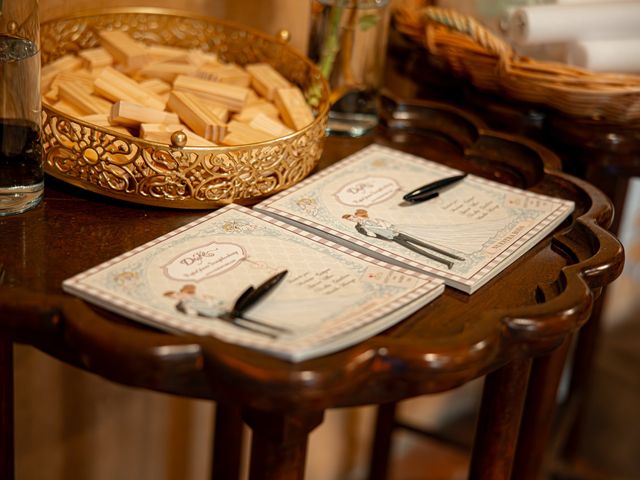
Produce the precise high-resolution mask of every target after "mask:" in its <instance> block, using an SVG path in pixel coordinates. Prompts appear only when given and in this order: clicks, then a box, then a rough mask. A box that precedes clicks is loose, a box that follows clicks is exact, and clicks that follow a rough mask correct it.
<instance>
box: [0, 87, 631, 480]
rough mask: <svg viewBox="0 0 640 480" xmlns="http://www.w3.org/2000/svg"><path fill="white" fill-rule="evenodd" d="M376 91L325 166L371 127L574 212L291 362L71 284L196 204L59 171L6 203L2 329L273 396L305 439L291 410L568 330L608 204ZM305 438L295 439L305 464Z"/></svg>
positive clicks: (186, 378) (355, 395)
mask: <svg viewBox="0 0 640 480" xmlns="http://www.w3.org/2000/svg"><path fill="white" fill-rule="evenodd" d="M383 106H384V115H383V126H382V127H381V128H380V129H379V130H378V131H377V132H376V135H375V136H373V137H365V138H362V139H359V140H355V141H354V140H352V139H339V138H329V139H327V142H326V147H325V152H324V155H323V160H322V162H321V163H322V166H327V165H330V164H332V163H334V162H335V161H337V160H339V159H340V158H343V157H344V156H346V155H348V154H350V153H353V152H354V151H356V150H358V149H359V148H362V147H363V146H365V145H366V144H368V143H370V142H372V141H376V142H379V143H381V144H386V145H390V146H394V147H396V148H401V149H403V150H406V151H408V152H410V153H414V154H418V155H422V156H424V157H428V158H430V159H432V160H435V161H439V162H442V163H445V164H447V165H450V166H453V167H455V168H461V169H464V170H466V171H469V172H471V173H473V174H476V175H481V176H483V177H486V178H490V179H492V180H497V181H500V182H503V183H507V184H509V185H513V186H517V187H521V188H527V189H531V190H535V191H537V192H540V193H547V194H551V195H557V196H560V197H564V198H569V199H572V200H574V201H575V202H576V210H575V212H574V214H573V216H572V217H571V218H570V219H569V220H567V221H566V222H565V223H563V224H562V225H561V226H560V227H558V229H556V231H555V232H554V234H552V235H550V236H549V237H547V238H546V239H545V240H543V241H542V242H540V243H539V244H538V245H536V246H535V247H534V248H533V249H532V250H531V251H530V252H528V253H527V254H526V255H524V256H523V257H522V258H521V259H520V260H518V261H517V262H516V263H515V264H514V265H512V266H511V267H509V268H508V269H507V270H506V271H504V272H503V273H502V274H501V275H500V276H498V277H497V278H496V279H494V280H493V281H492V282H491V283H489V284H488V285H487V286H485V287H484V288H482V289H481V290H480V291H478V292H477V293H475V294H474V295H471V296H469V295H466V294H463V293H460V292H458V291H455V290H452V289H449V288H447V289H446V291H445V293H444V294H443V296H442V297H440V298H438V299H437V300H436V301H434V302H433V303H431V304H430V305H428V306H426V307H424V308H423V309H421V310H420V311H418V312H416V313H415V314H414V315H412V316H410V317H409V318H408V319H406V320H405V321H404V322H402V323H400V324H399V325H397V326H395V327H393V328H391V329H389V330H388V331H386V332H384V333H383V334H380V335H378V336H376V337H374V338H372V339H370V340H367V341H365V342H363V343H361V344H359V345H356V346H354V347H351V348H349V349H346V350H343V351H341V352H337V353H335V354H333V355H330V356H326V357H322V358H318V359H313V360H309V361H307V362H303V363H300V364H290V363H287V362H283V361H280V360H277V359H275V358H272V357H269V356H267V355H264V354H261V353H259V352H255V351H251V350H248V349H243V348H240V347H236V346H233V345H229V344H226V343H223V342H220V341H217V340H215V339H214V338H201V337H194V336H187V335H185V336H173V335H168V334H164V333H160V332H157V331H154V330H152V329H149V328H146V327H143V326H141V325H139V324H137V323H134V322H130V321H127V320H125V319H123V318H121V317H118V316H116V315H112V314H109V313H107V312H105V311H103V310H101V309H98V308H95V307H92V306H89V305H88V304H86V303H84V302H82V301H80V300H78V299H75V298H72V297H70V296H68V295H64V294H63V293H62V291H61V286H60V285H61V282H62V280H64V279H65V278H68V277H70V276H72V275H74V274H76V273H79V272H81V271H83V270H86V269H88V268H90V267H92V266H94V265H96V264H97V263H100V262H102V261H105V260H107V259H109V258H112V257H114V256H116V255H119V254H121V253H123V252H125V251H127V250H131V249H132V248H135V247H136V246H138V245H140V244H142V243H144V242H146V241H149V240H151V239H153V238H156V237H158V236H160V235H162V234H164V233H167V232H169V231H171V230H173V229H175V228H177V227H179V226H181V225H184V224H186V223H188V222H190V221H192V220H194V219H196V218H198V217H200V216H201V213H197V212H189V211H176V210H168V209H154V208H145V207H141V206H136V205H132V204H125V203H121V202H117V201H115V200H111V199H108V198H105V197H101V196H97V195H92V194H89V193H86V192H81V191H79V190H76V189H74V188H73V187H71V186H69V185H66V184H62V183H60V182H57V181H54V180H50V181H49V183H48V185H47V189H46V197H45V200H44V203H43V204H42V205H41V206H40V207H38V208H37V209H34V210H32V211H31V212H28V213H26V214H24V215H20V216H16V217H8V218H3V219H0V229H2V231H3V232H6V235H3V236H2V237H1V238H0V249H1V251H3V252H6V253H7V255H6V260H3V261H4V262H5V265H4V268H5V284H6V287H7V288H3V290H2V291H1V292H0V312H1V315H0V329H1V331H2V332H3V333H5V334H10V335H11V338H12V339H13V340H15V341H18V342H25V343H29V344H32V345H35V346H36V347H38V348H40V349H41V350H43V351H45V352H48V353H50V354H52V355H54V356H55V357H57V358H60V359H62V360H63V361H65V362H68V363H70V364H72V365H77V366H80V367H81V368H84V369H87V370H89V371H92V372H94V373H97V374H99V375H101V376H103V377H105V378H108V379H110V380H113V381H116V382H119V383H122V384H125V385H133V386H137V387H142V388H147V389H152V390H156V391H162V392H168V393H175V394H179V395H184V396H189V397H193V398H207V399H213V400H217V401H223V402H235V403H236V404H238V405H243V406H244V408H245V411H252V412H262V414H264V412H271V413H272V414H273V417H272V418H271V419H269V418H268V416H267V418H266V419H265V418H264V416H263V415H261V416H260V418H263V419H264V420H265V422H266V421H267V420H269V421H273V420H274V419H277V418H280V420H281V421H280V423H279V425H280V427H281V428H280V430H279V431H280V432H282V435H285V433H286V432H289V433H291V432H294V433H295V437H296V438H297V439H298V440H297V441H299V442H303V440H304V438H305V434H303V433H302V432H301V430H300V429H297V430H296V429H294V430H292V429H291V428H292V423H291V422H294V424H295V425H298V426H300V425H299V423H296V422H299V421H301V420H300V419H304V418H306V419H307V420H309V421H308V422H303V423H304V425H306V427H304V428H303V429H302V431H304V430H305V429H306V430H307V432H308V431H309V430H310V429H311V428H313V425H314V422H311V421H310V419H311V417H310V416H309V415H311V414H312V413H313V412H316V414H317V413H318V412H322V411H323V410H324V409H327V408H332V407H338V406H352V405H363V404H372V403H386V402H390V401H397V400H401V399H404V398H409V397H415V396H417V395H420V394H424V393H435V392H441V391H445V390H449V389H451V388H453V387H456V386H459V385H462V384H464V383H466V382H468V381H469V380H471V379H474V378H478V377H480V376H482V375H484V374H486V373H489V372H492V371H496V370H498V369H499V368H501V367H502V366H504V365H505V364H508V363H510V362H519V361H525V360H526V359H527V358H529V357H531V356H534V355H538V354H541V353H545V352H548V351H550V350H552V349H553V348H554V347H557V346H558V345H560V344H561V343H562V342H563V341H564V340H565V339H566V338H567V336H568V335H570V334H571V333H572V332H574V331H575V330H576V329H577V328H579V327H580V325H582V324H583V323H584V322H585V321H586V319H587V317H588V314H589V312H590V308H591V305H592V301H593V297H594V290H598V289H600V288H601V287H603V286H604V285H606V284H607V283H608V282H610V281H611V280H612V279H613V278H615V277H616V276H617V275H618V274H619V272H620V270H621V266H622V258H623V255H622V249H621V246H620V244H619V242H618V241H617V240H616V239H615V238H614V237H613V236H612V235H610V234H609V233H607V232H606V231H605V230H604V227H606V226H607V225H608V224H609V223H610V222H611V217H612V210H611V205H610V203H609V201H608V200H607V199H606V198H605V197H604V196H603V195H602V194H601V193H600V192H599V191H597V190H595V189H594V188H592V187H591V186H590V185H589V184H587V183H585V182H582V181H579V180H577V179H575V178H573V177H570V176H568V175H565V174H562V173H559V172H558V168H559V161H558V159H557V157H555V156H554V155H553V154H551V153H550V152H549V151H548V150H546V149H544V148H541V147H539V146H537V145H536V144H533V143H531V142H529V141H526V140H523V139H522V138H520V137H517V136H513V135H506V134H501V133H497V132H494V131H491V130H489V129H487V128H486V127H485V125H484V124H483V123H482V122H481V121H479V120H477V118H475V117H474V116H473V115H469V114H467V113H465V112H463V111H460V110H458V109H456V108H452V107H450V106H447V105H443V104H439V103H435V102H417V103H403V102H399V101H397V100H394V99H393V98H386V99H385V102H384V105H383ZM72 223H73V225H74V228H73V229H69V225H70V224H72ZM16 239H17V241H16ZM35 252H38V253H36V255H37V256H35V257H33V258H31V257H29V255H33V254H34V253H35ZM43 252H46V256H43ZM27 264H28V265H27ZM505 291H508V292H509V295H504V292H505ZM311 416H313V415H311ZM295 418H297V419H298V420H295V421H294V420H293V419H295ZM254 425H257V423H255V420H254ZM296 428H297V427H296ZM260 435H262V436H260ZM260 435H259V436H258V438H263V439H266V438H267V436H268V435H267V434H263V433H261V434H260ZM265 435H266V436H265ZM269 438H271V440H270V441H275V440H276V439H274V438H272V437H269ZM280 438H281V439H284V438H285V437H284V436H281V437H280ZM283 441H284V440H283ZM300 451H301V450H299V449H297V448H296V449H295V451H293V450H292V451H291V452H290V454H287V455H290V457H287V458H289V460H290V461H291V462H293V464H295V465H297V466H296V467H295V470H296V471H298V472H299V471H300V469H301V467H300V462H301V461H302V458H301V457H300V455H301V454H300ZM270 452H271V453H268V456H267V457H264V458H262V459H259V458H256V459H254V461H255V462H259V464H260V465H263V463H260V462H266V463H265V464H266V465H272V466H273V465H275V464H274V463H273V459H274V458H277V456H278V455H281V454H283V453H282V452H279V451H278V450H277V443H276V444H274V445H272V447H271V450H270ZM269 455H272V456H271V457H270V456H269ZM269 468H271V467H269ZM273 468H274V469H275V468H276V467H275V466H274V467H273ZM256 478H258V477H256ZM282 478H285V477H282ZM287 478H288V477H287ZM290 478H295V477H290Z"/></svg>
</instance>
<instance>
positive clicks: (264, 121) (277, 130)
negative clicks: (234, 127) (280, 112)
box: [249, 113, 293, 138]
mask: <svg viewBox="0 0 640 480" xmlns="http://www.w3.org/2000/svg"><path fill="white" fill-rule="evenodd" d="M249 126H250V127H251V128H255V129H256V130H261V131H263V132H265V133H268V134H269V135H272V136H273V138H277V137H284V136H285V135H289V134H290V133H293V130H291V129H290V128H288V127H287V126H285V125H284V124H282V123H281V122H279V121H278V120H275V119H273V118H271V117H268V116H267V115H265V114H264V113H259V114H258V115H256V116H255V117H254V118H253V120H251V122H250V123H249Z"/></svg>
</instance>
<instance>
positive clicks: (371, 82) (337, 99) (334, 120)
mask: <svg viewBox="0 0 640 480" xmlns="http://www.w3.org/2000/svg"><path fill="white" fill-rule="evenodd" d="M388 29H389V0H312V1H311V29H310V34H309V35H310V37H309V58H311V60H312V61H314V62H315V63H316V64H317V65H318V66H319V68H320V70H321V71H322V73H323V74H324V76H325V78H326V79H327V80H328V82H329V86H330V87H331V104H332V107H331V111H330V113H329V127H328V131H329V133H330V134H342V135H349V136H354V137H355V136H360V135H364V134H366V133H368V132H369V131H370V130H371V129H372V128H374V127H375V126H376V125H377V123H378V115H377V108H376V103H377V101H376V99H377V95H378V92H379V90H380V86H381V85H382V81H383V72H384V62H385V56H386V50H387V37H388Z"/></svg>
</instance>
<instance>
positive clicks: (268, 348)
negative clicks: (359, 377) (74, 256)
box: [63, 205, 444, 361]
mask: <svg viewBox="0 0 640 480" xmlns="http://www.w3.org/2000/svg"><path fill="white" fill-rule="evenodd" d="M285 269H286V270H288V274H287V275H286V276H285V278H284V280H283V281H282V282H281V283H280V284H279V285H278V286H277V287H276V288H275V289H274V290H273V291H272V292H271V293H269V295H268V296H267V297H265V298H264V299H263V300H262V301H260V302H259V303H258V304H256V305H255V306H254V307H252V308H251V309H250V310H249V311H248V312H247V313H246V317H247V318H249V319H253V320H258V321H260V322H263V323H267V324H269V325H274V326H278V327H279V328H284V329H286V330H288V332H286V333H278V334H277V335H273V336H271V335H265V334H264V331H266V332H271V333H273V332H272V331H271V330H270V329H263V330H264V331H263V333H259V332H256V331H249V330H246V329H244V328H240V327H239V326H237V325H235V324H233V323H231V322H230V321H228V320H224V319H223V316H221V315H218V314H219V312H228V311H229V310H230V309H231V307H232V305H233V303H234V301H235V300H236V299H237V298H238V296H239V295H240V294H241V293H242V292H243V291H245V289H247V287H249V286H254V287H257V286H258V285H259V284H260V283H262V282H263V281H265V280H266V279H267V278H269V277H271V276H273V275H274V274H275V273H277V272H279V271H282V270H285ZM63 288H64V290H65V291H67V292H70V293H73V294H75V295H78V296H80V297H82V298H84V299H85V300H88V301H90V302H93V303H96V304H98V305H100V306H102V307H104V308H106V309H109V310H112V311H115V312H117V313H120V314H122V315H124V316H127V317H129V318H132V319H134V320H138V321H140V322H144V323H147V324H151V325H154V326H156V327H159V328H161V329H166V330H169V331H174V332H189V333H194V334H198V335H213V336H215V337H217V338H219V339H221V340H224V341H227V342H231V343H236V344H240V345H244V346H247V347H251V348H255V349H259V350H263V351H265V352H269V353H271V354H273V355H275V356H278V357H281V358H284V359H288V360H290V361H301V360H304V359H307V358H311V357H315V356H319V355H323V354H327V353H330V352H334V351H336V350H339V349H342V348H345V347H348V346H350V345H353V344H354V343H357V342H359V341H362V340H365V339H366V338H368V337H371V336H373V335H375V334H377V333H379V332H381V331H382V330H385V329H386V328H388V327H390V326H392V325H393V324H395V323H397V322H399V321H400V320H402V319H404V318H406V317H407V316H408V315H410V314H411V313H413V312H414V311H415V310H417V309H419V308H420V307H422V306H424V305H425V304H427V303H429V302H430V301H431V300H433V299H434V298H436V297H437V296H438V295H440V294H441V293H442V292H443V290H444V284H443V282H442V281H440V280H437V279H433V278H429V277H427V276H424V275H421V274H419V273H416V272H413V271H409V270H405V269H403V268H400V267H398V266H392V265H389V264H387V263H385V262H381V261H379V260H376V259H373V258H371V257H368V256H365V255H362V254H360V253H358V252H355V251H353V250H350V249H348V248H345V247H344V246H341V245H338V244H336V243H334V242H332V241H331V240H327V239H324V238H320V237H317V236H315V235H314V234H312V233H310V232H308V231H304V230H301V229H298V228H296V227H295V226H292V225H287V224H285V223H282V222H280V221H278V220H274V219H273V218H269V217H266V216H264V215H262V214H260V213H258V212H254V211H252V210H249V209H247V208H244V207H240V206H236V205H230V206H228V207H225V208H223V209H221V210H218V211H217V212H214V213H212V214H210V215H207V216H205V217H203V218H201V219H199V220H197V221H195V222H193V223H191V224H189V225H186V226H184V227H182V228H180V229H178V230H175V231H173V232H171V233H169V234H167V235H164V236H162V237H160V238H158V239H156V240H154V241H152V242H149V243H147V244H145V245H142V246H140V247H138V248H136V249H134V250H132V251H130V252H127V253H125V254H123V255H121V256H119V257H117V258H114V259H113V260H110V261H108V262H105V263H103V264H101V265H98V266H96V267H94V268H92V269H90V270H88V271H86V272H83V273H80V274H78V275H76V276H75V277H73V278H71V279H68V280H66V281H65V282H64V283H63ZM238 323H240V324H241V325H243V322H242V321H239V322H238ZM244 325H245V327H246V326H252V327H255V326H254V325H253V324H249V323H246V324H244ZM258 330H261V328H258Z"/></svg>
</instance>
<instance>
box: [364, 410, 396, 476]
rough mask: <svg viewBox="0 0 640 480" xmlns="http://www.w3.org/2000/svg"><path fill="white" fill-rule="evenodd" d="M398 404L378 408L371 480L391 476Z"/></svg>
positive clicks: (370, 472)
mask: <svg viewBox="0 0 640 480" xmlns="http://www.w3.org/2000/svg"><path fill="white" fill-rule="evenodd" d="M397 406H398V404H397V403H395V402H393V403H385V404H383V405H380V406H379V407H378V415H377V417H376V431H375V433H374V436H373V448H372V449H371V460H370V462H369V480H385V479H386V478H387V476H388V475H389V458H390V457H391V438H392V434H393V427H394V426H395V423H396V409H397Z"/></svg>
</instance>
